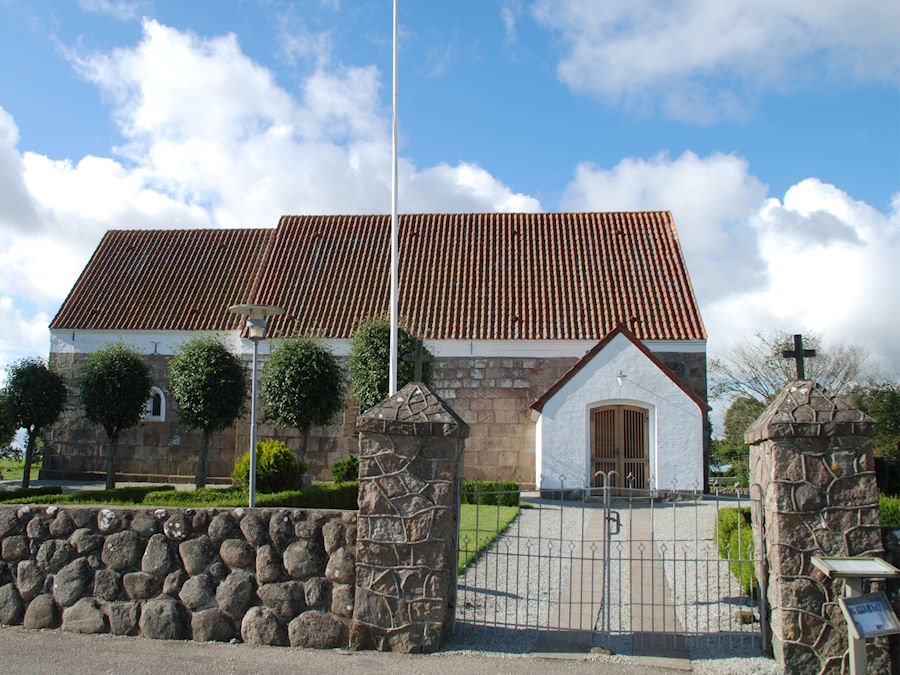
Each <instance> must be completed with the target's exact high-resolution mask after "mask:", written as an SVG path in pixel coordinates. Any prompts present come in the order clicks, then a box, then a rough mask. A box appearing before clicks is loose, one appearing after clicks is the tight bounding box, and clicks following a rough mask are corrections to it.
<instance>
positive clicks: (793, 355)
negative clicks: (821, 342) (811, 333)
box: [781, 334, 816, 380]
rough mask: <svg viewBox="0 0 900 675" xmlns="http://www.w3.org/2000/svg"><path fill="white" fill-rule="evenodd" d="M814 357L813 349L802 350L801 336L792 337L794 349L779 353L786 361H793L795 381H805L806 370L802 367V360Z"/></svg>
mask: <svg viewBox="0 0 900 675" xmlns="http://www.w3.org/2000/svg"><path fill="white" fill-rule="evenodd" d="M815 355H816V350H815V349H804V348H803V336H802V335H799V334H798V335H794V349H793V350H791V349H785V350H784V351H783V352H781V356H782V357H783V358H786V359H794V363H796V364H797V379H798V380H805V379H806V368H805V367H804V365H803V359H806V358H810V357H812V356H815Z"/></svg>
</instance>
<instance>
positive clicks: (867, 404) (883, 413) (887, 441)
mask: <svg viewBox="0 0 900 675" xmlns="http://www.w3.org/2000/svg"><path fill="white" fill-rule="evenodd" d="M850 401H851V402H852V403H853V405H855V406H856V407H857V408H859V409H860V410H862V411H863V412H864V413H866V414H867V415H870V416H871V417H873V418H875V419H876V420H878V434H877V435H876V436H875V438H874V439H873V446H874V451H875V465H876V470H877V471H878V482H879V484H880V486H881V490H882V492H886V493H888V494H900V384H898V383H897V382H889V381H886V382H879V383H874V384H871V385H869V386H861V387H856V388H855V389H854V390H853V393H852V395H851V397H850Z"/></svg>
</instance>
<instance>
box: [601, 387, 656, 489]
mask: <svg viewBox="0 0 900 675" xmlns="http://www.w3.org/2000/svg"><path fill="white" fill-rule="evenodd" d="M590 415H591V446H590V447H591V485H592V486H593V487H603V479H602V478H601V477H600V476H597V475H596V474H597V472H598V471H602V472H603V473H605V474H608V473H609V472H610V471H615V472H616V474H615V476H613V478H612V480H611V481H610V486H612V487H633V488H646V487H647V481H648V479H649V476H650V457H649V447H650V442H649V428H648V426H649V425H648V420H649V415H648V411H647V410H646V409H644V408H639V407H637V406H632V405H606V406H602V407H599V408H593V409H592V410H591V412H590ZM629 476H630V477H631V479H632V481H633V482H632V483H631V484H630V485H629Z"/></svg>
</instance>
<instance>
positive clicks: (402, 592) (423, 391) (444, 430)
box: [350, 383, 468, 653]
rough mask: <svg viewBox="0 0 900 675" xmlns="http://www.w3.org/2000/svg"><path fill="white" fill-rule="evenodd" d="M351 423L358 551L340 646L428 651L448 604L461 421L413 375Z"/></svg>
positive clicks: (447, 622)
mask: <svg viewBox="0 0 900 675" xmlns="http://www.w3.org/2000/svg"><path fill="white" fill-rule="evenodd" d="M357 425H358V428H359V431H360V441H359V450H360V454H359V459H360V472H359V476H360V484H359V531H358V541H359V557H358V561H357V568H356V605H355V608H354V613H353V626H352V629H351V635H350V644H351V646H352V647H354V648H359V649H362V648H372V647H374V648H376V649H380V650H391V651H401V652H407V653H411V652H430V651H435V650H437V649H438V648H439V647H440V645H441V642H442V641H443V639H444V636H445V635H446V634H447V633H448V632H449V629H450V627H451V622H452V618H453V615H454V610H455V605H456V567H457V558H458V552H457V537H458V532H459V524H458V522H457V514H458V511H459V504H458V496H457V481H458V479H459V476H460V475H461V468H462V467H461V460H462V455H463V449H464V445H463V444H464V438H465V436H466V434H467V433H468V427H467V426H466V424H465V422H463V421H462V420H461V419H460V418H459V417H458V416H457V415H456V414H455V413H454V412H453V411H452V410H451V409H450V408H449V407H448V406H447V405H446V404H445V403H444V402H443V401H442V400H441V399H440V398H439V397H438V396H437V395H435V394H434V392H432V391H431V390H430V389H429V388H428V387H426V386H425V385H423V384H415V383H413V384H409V385H407V386H406V387H404V388H403V389H401V390H400V391H399V392H397V394H396V395H395V396H393V397H391V398H390V399H388V400H387V401H385V402H383V403H381V404H380V405H378V406H376V407H374V408H372V409H371V410H368V411H366V412H365V413H364V414H363V415H361V416H360V417H359V420H358V422H357Z"/></svg>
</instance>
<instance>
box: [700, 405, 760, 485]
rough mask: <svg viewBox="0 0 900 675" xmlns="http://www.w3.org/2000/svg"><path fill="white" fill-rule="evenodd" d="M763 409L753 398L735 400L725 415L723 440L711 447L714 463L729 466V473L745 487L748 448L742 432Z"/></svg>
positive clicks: (747, 475) (748, 462)
mask: <svg viewBox="0 0 900 675" xmlns="http://www.w3.org/2000/svg"><path fill="white" fill-rule="evenodd" d="M765 409H766V404H765V403H763V402H762V401H758V400H757V399H755V398H750V397H749V396H741V397H739V398H736V399H735V400H734V401H733V402H732V403H731V406H729V408H728V412H727V413H726V414H725V438H724V439H723V440H721V441H716V442H715V443H714V446H713V456H714V458H715V460H716V463H717V464H719V465H720V466H721V465H723V464H730V465H731V471H730V473H731V474H732V475H734V476H737V479H738V482H740V483H741V484H742V485H745V486H746V485H747V484H748V482H749V474H750V472H749V469H750V446H749V445H747V444H746V443H744V432H745V431H746V430H747V428H748V427H749V426H750V425H751V424H753V422H754V421H755V420H756V418H757V417H759V416H760V414H761V413H762V411H763V410H765Z"/></svg>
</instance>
